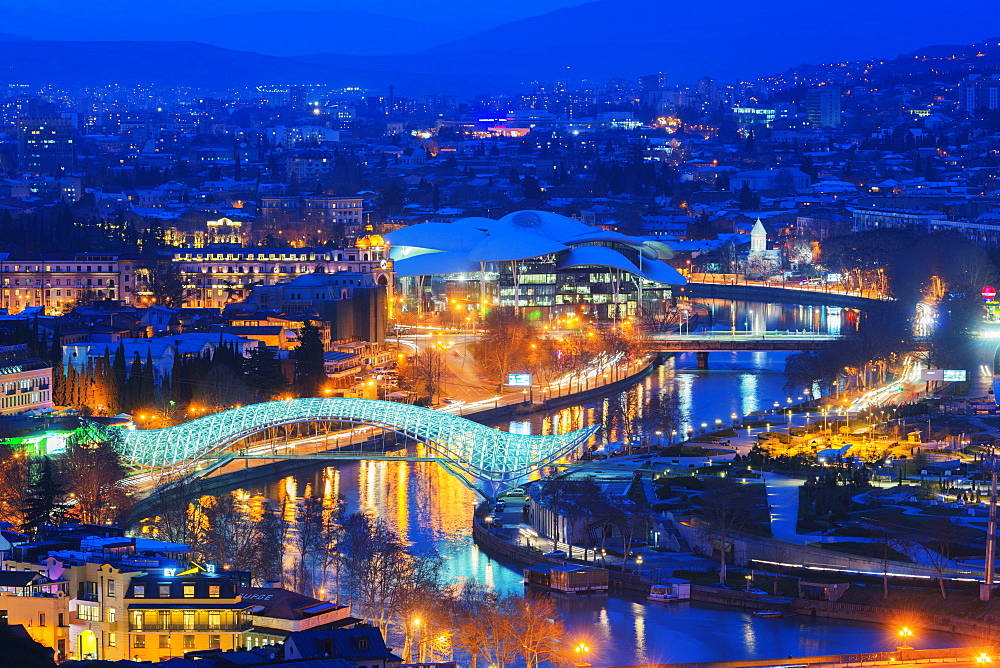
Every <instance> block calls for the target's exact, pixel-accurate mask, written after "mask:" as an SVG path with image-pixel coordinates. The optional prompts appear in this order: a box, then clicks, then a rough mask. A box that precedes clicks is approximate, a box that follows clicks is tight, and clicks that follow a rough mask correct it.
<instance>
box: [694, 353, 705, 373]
mask: <svg viewBox="0 0 1000 668" xmlns="http://www.w3.org/2000/svg"><path fill="white" fill-rule="evenodd" d="M695 357H696V358H697V359H698V368H699V369H704V370H707V369H708V353H707V352H700V353H695Z"/></svg>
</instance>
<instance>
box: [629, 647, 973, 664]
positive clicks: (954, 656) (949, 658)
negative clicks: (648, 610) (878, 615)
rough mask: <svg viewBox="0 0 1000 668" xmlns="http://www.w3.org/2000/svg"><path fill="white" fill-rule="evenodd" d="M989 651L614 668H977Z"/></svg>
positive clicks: (906, 651) (905, 650) (907, 650)
mask: <svg viewBox="0 0 1000 668" xmlns="http://www.w3.org/2000/svg"><path fill="white" fill-rule="evenodd" d="M992 653H993V648H991V647H954V648H945V649H914V648H912V647H899V648H897V649H896V651H894V652H865V653H862V654H825V655H822V656H794V657H793V656H789V657H782V658H778V659H741V660H739V661H699V662H695V663H657V664H645V665H641V666H615V667H614V668H790V666H795V667H796V668H798V667H799V666H802V667H804V666H823V667H824V668H848V667H855V666H879V665H888V666H891V665H899V663H898V662H907V663H936V664H955V663H958V664H960V665H969V664H981V663H984V661H983V660H982V659H981V658H980V657H982V656H990V655H991V654H992Z"/></svg>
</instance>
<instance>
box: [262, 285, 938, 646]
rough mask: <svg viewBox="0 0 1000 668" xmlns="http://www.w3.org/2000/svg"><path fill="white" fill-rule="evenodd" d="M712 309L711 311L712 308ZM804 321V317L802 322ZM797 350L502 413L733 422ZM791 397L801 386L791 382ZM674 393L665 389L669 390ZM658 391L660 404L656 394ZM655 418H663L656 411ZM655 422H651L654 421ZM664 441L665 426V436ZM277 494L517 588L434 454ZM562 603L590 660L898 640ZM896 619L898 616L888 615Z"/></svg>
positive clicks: (775, 321) (763, 395)
mask: <svg viewBox="0 0 1000 668" xmlns="http://www.w3.org/2000/svg"><path fill="white" fill-rule="evenodd" d="M704 303H705V304H706V305H707V306H708V307H709V308H708V311H707V312H708V314H709V315H708V316H706V317H709V318H711V319H712V320H711V322H709V321H707V320H706V321H705V322H704V323H703V324H704V325H707V326H716V327H731V326H732V322H733V320H734V319H735V320H736V321H739V319H740V318H746V319H748V320H751V319H756V320H752V321H751V328H754V327H756V326H758V324H759V328H760V329H765V328H766V329H768V330H774V329H802V330H806V331H821V332H831V333H835V332H836V331H839V328H840V327H841V326H843V313H844V312H837V311H834V312H832V313H831V312H830V311H829V310H828V309H823V308H819V307H774V306H770V305H764V304H749V305H747V304H743V305H739V304H737V305H733V304H731V303H728V302H714V303H713V302H712V301H706V302H704ZM713 312H714V314H713ZM796 325H797V326H796ZM788 354H789V353H764V352H740V353H712V354H711V355H710V357H709V370H708V371H701V370H698V369H697V364H696V360H695V358H694V355H693V354H681V355H677V356H674V357H672V358H670V359H669V360H668V361H667V362H666V363H665V364H663V365H661V366H660V367H658V368H657V369H655V370H654V372H653V373H652V374H650V375H649V376H647V377H646V378H645V379H643V380H642V381H641V382H640V383H638V384H637V386H636V387H634V388H632V389H631V390H629V391H628V392H625V393H622V395H620V396H619V397H612V398H610V399H601V400H595V401H593V402H588V403H584V404H581V405H579V406H574V407H572V408H567V409H563V410H558V411H550V412H542V413H537V414H534V415H532V416H530V417H526V418H524V419H521V420H514V421H509V422H506V423H501V424H498V425H497V426H498V427H500V428H502V429H509V430H511V431H516V432H520V433H534V434H539V433H552V432H562V431H566V430H569V429H576V428H579V427H582V426H585V425H588V424H600V425H601V431H600V432H599V433H598V435H597V436H596V438H597V439H598V440H599V441H615V440H619V439H620V436H621V434H620V433H619V432H620V426H618V425H616V423H615V421H614V420H612V419H610V417H609V414H610V413H611V412H612V411H610V409H609V407H610V406H612V405H614V403H615V402H616V401H617V402H624V403H625V404H626V405H629V406H630V409H629V410H630V411H631V414H635V413H639V414H641V413H642V412H643V411H649V410H650V408H649V407H650V405H651V404H652V405H653V406H654V409H653V412H655V411H656V410H657V409H656V408H655V407H656V406H660V407H661V408H663V407H666V408H665V409H664V411H666V410H669V412H672V413H673V414H674V417H671V420H673V422H672V423H671V424H675V425H676V427H675V429H676V431H678V433H679V434H683V433H685V432H686V430H687V428H688V427H692V428H693V429H694V430H695V431H698V430H700V428H701V423H703V422H704V423H707V424H709V425H713V426H714V424H715V420H717V419H718V420H722V421H723V422H724V423H728V422H729V420H730V416H731V415H733V414H735V415H736V416H737V417H742V416H744V415H747V414H749V413H751V412H753V411H757V410H762V409H768V408H770V407H771V406H773V402H775V401H778V402H780V403H782V405H784V403H786V400H787V398H788V396H789V394H788V390H786V389H785V388H784V377H783V375H782V370H783V369H784V362H785V359H786V358H787V356H788ZM793 395H794V396H793V397H792V398H793V399H797V397H798V394H795V393H793ZM668 399H669V400H668ZM658 402H659V403H658ZM653 423H655V420H654V422H653ZM650 424H652V423H650ZM662 438H663V439H664V442H666V440H667V439H668V438H669V433H667V434H665V435H663V436H662ZM244 487H245V488H246V489H247V490H248V491H250V492H259V493H262V494H264V495H265V496H267V497H269V498H276V499H277V498H285V497H287V496H302V495H304V494H307V493H310V492H314V491H320V490H322V492H323V493H324V494H327V495H331V496H341V497H343V498H344V499H345V500H346V502H347V504H348V510H349V511H353V510H365V511H369V512H372V513H377V514H378V515H380V516H382V517H383V518H385V519H386V520H387V521H388V522H389V524H390V525H391V526H392V527H393V528H394V529H395V530H396V531H397V532H398V533H399V534H400V536H402V537H403V538H404V539H405V540H406V541H407V542H408V543H409V544H410V545H412V546H413V548H414V549H415V550H418V551H428V550H436V551H437V552H439V553H440V554H441V555H442V556H443V557H444V559H445V575H446V578H447V579H448V580H449V581H453V582H460V581H463V580H467V579H474V580H478V581H481V582H483V583H485V584H487V585H489V586H491V587H494V588H496V589H498V590H504V591H521V590H522V588H523V585H522V584H521V581H522V575H521V571H520V569H519V568H518V567H517V566H516V565H514V564H510V563H505V562H503V561H498V560H495V559H491V558H490V557H488V556H486V555H485V554H484V553H483V552H482V551H481V550H480V549H479V548H478V547H477V546H476V545H475V543H474V542H473V541H472V537H471V528H470V517H471V515H472V511H473V508H474V507H475V504H476V502H477V499H476V496H475V494H474V493H473V492H472V491H471V490H469V489H468V488H467V487H465V486H464V485H463V484H462V483H461V482H460V481H458V480H457V479H456V478H454V477H452V476H451V475H449V474H448V473H447V472H445V471H444V470H443V469H442V468H440V467H439V466H437V465H436V464H433V463H429V462H369V461H361V462H341V463H337V464H336V465H335V466H330V467H317V468H315V469H311V470H304V471H302V472H300V473H297V474H296V475H294V476H289V477H281V478H278V477H275V478H271V479H268V478H266V477H264V478H261V479H259V480H258V481H256V482H255V483H253V484H248V485H245V486H244ZM557 600H558V603H559V607H560V610H561V611H562V613H563V615H564V616H565V618H566V620H567V625H568V627H569V629H570V630H571V633H572V634H573V636H574V638H579V640H580V641H585V642H586V643H587V644H588V645H589V646H590V647H591V648H592V652H591V655H590V656H589V660H590V661H591V663H593V664H594V665H597V666H602V665H603V666H623V665H636V664H651V663H662V662H693V661H712V660H739V659H753V658H775V657H785V656H789V655H791V656H804V655H820V654H840V653H859V652H875V651H885V650H891V649H894V648H895V640H896V638H895V636H894V635H893V634H894V628H892V627H890V626H887V627H881V626H875V625H866V624H854V623H850V622H842V621H837V620H822V619H819V620H817V619H811V618H809V617H804V616H803V617H790V618H781V619H758V618H755V617H753V616H752V615H749V614H747V613H743V612H739V611H734V610H731V609H726V608H720V607H715V606H709V605H702V604H695V603H680V604H664V603H657V602H649V601H647V600H645V598H644V597H642V596H641V595H639V594H625V595H621V596H620V595H615V596H607V595H588V596H572V597H570V596H559V597H558V599H557ZM887 622H888V623H890V624H891V622H892V620H887ZM955 642H956V641H955V639H953V638H951V637H949V636H946V635H944V634H921V638H920V641H919V643H918V644H917V646H918V647H947V646H953V645H954V644H955Z"/></svg>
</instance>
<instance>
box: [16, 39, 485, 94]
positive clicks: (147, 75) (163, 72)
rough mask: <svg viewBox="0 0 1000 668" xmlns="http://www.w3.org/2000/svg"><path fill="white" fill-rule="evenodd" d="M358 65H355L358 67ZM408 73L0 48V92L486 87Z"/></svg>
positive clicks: (176, 47) (120, 46)
mask: <svg viewBox="0 0 1000 668" xmlns="http://www.w3.org/2000/svg"><path fill="white" fill-rule="evenodd" d="M364 60H365V59H359V62H361V63H363V62H364ZM415 65H416V66H415V67H414V69H413V70H410V71H402V72H394V73H386V72H376V71H368V70H366V69H364V68H363V67H361V66H358V65H354V66H352V67H350V68H342V67H332V66H327V65H316V64H310V63H303V62H300V61H297V60H291V59H288V58H278V57H275V56H264V55H261V54H258V53H250V52H248V51H236V50H231V49H223V48H220V47H217V46H211V45H208V44H201V43H198V42H58V41H43V40H28V41H19V42H4V41H0V84H2V83H53V84H57V85H64V86H74V85H78V84H105V83H112V82H116V83H123V84H130V83H156V84H160V85H165V86H180V85H183V86H193V87H201V88H208V89H213V90H223V89H227V88H232V87H238V86H245V85H261V84H290V83H292V84H294V83H324V84H329V85H333V86H362V87H369V88H376V89H380V90H385V89H386V88H387V87H388V86H389V84H395V85H396V86H397V91H400V93H401V94H402V93H403V91H406V94H413V95H418V94H421V93H432V92H449V91H451V92H454V91H467V90H475V89H476V86H477V85H480V84H481V85H482V88H483V89H484V90H490V89H492V88H493V83H492V82H491V81H490V80H488V79H483V78H482V77H481V76H479V75H474V76H473V75H469V76H465V75H461V74H459V75H450V76H438V77H433V78H428V77H427V75H426V73H424V72H421V71H419V63H416V64H415Z"/></svg>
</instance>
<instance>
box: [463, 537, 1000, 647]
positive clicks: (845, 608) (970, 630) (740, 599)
mask: <svg viewBox="0 0 1000 668" xmlns="http://www.w3.org/2000/svg"><path fill="white" fill-rule="evenodd" d="M472 526H473V530H472V536H473V538H474V540H475V541H476V544H477V545H479V547H480V548H481V549H482V550H483V551H484V552H486V553H487V554H489V555H490V556H497V557H501V558H503V559H504V560H506V561H511V562H514V563H516V564H519V565H522V566H533V565H536V564H552V565H561V564H563V563H565V562H564V560H562V559H560V558H557V557H547V556H545V555H544V554H542V553H541V552H537V551H535V550H531V549H529V548H527V547H522V546H520V545H516V544H514V543H511V542H509V541H507V540H505V539H504V538H502V537H500V536H498V535H496V534H494V533H492V532H491V531H490V530H489V529H488V528H486V527H485V526H484V525H483V524H482V523H480V522H479V521H478V520H477V521H474V522H473V525H472ZM608 580H609V583H610V584H611V588H612V590H614V589H619V590H629V591H635V592H639V593H648V592H649V588H650V586H652V585H653V584H654V582H655V581H654V580H653V578H650V577H646V576H639V575H636V574H635V573H620V572H618V571H614V570H609V571H608ZM691 600H693V601H697V602H701V603H713V604H716V605H724V606H728V607H733V608H739V609H742V610H763V609H770V608H774V607H775V604H774V602H773V601H771V602H768V601H761V600H760V599H758V598H757V597H755V596H752V595H750V594H747V593H746V592H742V591H734V590H725V589H717V588H715V587H702V586H698V585H692V587H691ZM787 600H788V601H789V604H788V606H787V607H788V609H789V611H791V612H794V613H795V614H799V615H808V616H810V617H829V618H831V619H846V620H851V621H857V622H868V623H872V624H886V623H890V622H892V621H893V620H894V619H895V617H896V616H898V615H899V613H901V612H904V611H901V610H896V609H893V608H880V607H876V606H867V605H854V604H850V603H836V602H832V601H813V600H809V599H802V598H789V599H787ZM910 612H912V611H910ZM921 628H923V629H927V630H932V631H943V632H946V633H954V634H957V635H963V636H969V637H973V638H978V639H982V640H987V641H990V642H996V641H1000V627H997V626H996V625H993V624H990V623H988V622H982V621H977V620H971V619H964V618H962V619H958V618H953V617H947V616H944V615H934V614H924V615H921ZM713 665H714V664H713ZM741 665H756V664H741ZM760 665H767V664H760Z"/></svg>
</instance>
